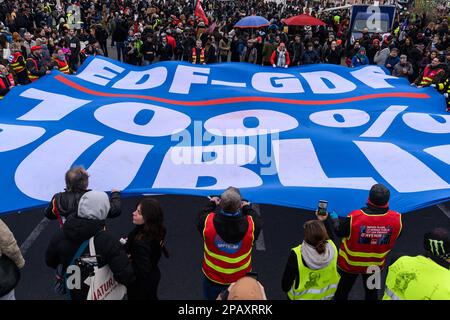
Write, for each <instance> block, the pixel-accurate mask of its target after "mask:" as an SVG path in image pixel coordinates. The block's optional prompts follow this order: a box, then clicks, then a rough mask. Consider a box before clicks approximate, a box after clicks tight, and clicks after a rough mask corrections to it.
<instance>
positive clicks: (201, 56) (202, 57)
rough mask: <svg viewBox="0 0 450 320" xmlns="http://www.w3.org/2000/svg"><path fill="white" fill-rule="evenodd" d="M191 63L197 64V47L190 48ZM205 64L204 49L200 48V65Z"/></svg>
mask: <svg viewBox="0 0 450 320" xmlns="http://www.w3.org/2000/svg"><path fill="white" fill-rule="evenodd" d="M192 63H193V64H196V63H197V47H195V48H192ZM203 63H205V49H203V48H202V50H201V51H200V64H203Z"/></svg>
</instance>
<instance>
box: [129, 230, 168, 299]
mask: <svg viewBox="0 0 450 320" xmlns="http://www.w3.org/2000/svg"><path fill="white" fill-rule="evenodd" d="M141 229H142V227H141V226H138V227H136V228H135V229H134V230H133V231H131V232H130V234H129V235H128V241H127V243H126V245H125V250H126V252H127V254H129V255H130V260H131V265H132V266H133V270H134V273H135V274H136V281H135V282H133V283H132V284H131V285H130V286H128V299H129V300H157V299H158V296H157V291H158V284H159V281H160V279H161V272H160V270H159V267H158V262H159V259H160V258H161V246H160V244H159V242H158V241H156V240H154V239H150V238H142V239H137V238H136V237H137V235H138V233H139V231H140V230H141Z"/></svg>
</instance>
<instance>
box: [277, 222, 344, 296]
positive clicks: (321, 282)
mask: <svg viewBox="0 0 450 320" xmlns="http://www.w3.org/2000/svg"><path fill="white" fill-rule="evenodd" d="M303 227H304V232H305V236H304V240H303V242H302V244H300V245H299V246H297V247H295V248H293V249H292V250H291V254H290V256H289V259H288V262H287V264H286V268H285V270H284V274H283V280H282V284H281V285H282V289H283V291H284V292H286V294H287V296H288V298H289V299H290V300H331V299H333V297H334V293H335V292H336V289H337V285H338V283H339V279H340V276H339V273H338V271H337V258H338V250H337V248H336V245H335V244H334V243H333V241H331V240H330V239H329V237H328V233H327V230H326V228H325V226H324V224H323V222H322V221H319V220H311V221H307V222H306V223H305V224H304V226H303Z"/></svg>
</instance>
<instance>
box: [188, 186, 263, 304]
mask: <svg viewBox="0 0 450 320" xmlns="http://www.w3.org/2000/svg"><path fill="white" fill-rule="evenodd" d="M219 206H220V209H219ZM217 209H219V210H217ZM215 211H217V213H216V212H215ZM197 229H198V231H199V232H200V233H201V234H202V237H203V241H204V245H203V248H204V256H203V266H202V270H203V274H204V278H203V294H204V297H205V299H206V300H215V299H216V298H217V296H218V295H219V294H220V293H221V292H222V291H224V290H226V289H227V288H228V286H229V285H230V284H231V283H233V282H236V281H237V280H239V279H240V278H242V277H244V276H246V275H247V274H248V273H249V272H250V271H251V270H252V251H253V244H254V243H255V241H256V239H258V236H259V234H260V232H261V229H262V219H261V217H260V216H259V215H258V214H257V213H256V211H255V210H253V209H252V207H251V206H250V203H249V202H247V201H245V200H243V199H242V197H241V194H240V192H239V189H237V188H233V187H229V188H228V189H226V190H225V191H224V192H223V193H222V195H221V196H220V198H219V197H217V196H213V197H210V202H209V203H208V205H207V206H205V207H204V208H203V210H202V211H201V212H200V214H199V216H198V219H197Z"/></svg>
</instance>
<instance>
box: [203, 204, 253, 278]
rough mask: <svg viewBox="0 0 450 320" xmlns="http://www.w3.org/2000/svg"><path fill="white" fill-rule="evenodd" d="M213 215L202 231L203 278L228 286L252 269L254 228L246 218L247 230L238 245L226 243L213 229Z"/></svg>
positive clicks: (207, 218)
mask: <svg viewBox="0 0 450 320" xmlns="http://www.w3.org/2000/svg"><path fill="white" fill-rule="evenodd" d="M215 215H216V214H215V213H214V212H212V213H210V214H209V215H208V216H207V217H206V220H205V228H204V229H203V239H204V246H203V266H202V270H203V273H204V274H205V276H206V277H207V278H208V279H209V280H211V281H213V282H215V283H218V284H221V285H229V284H231V283H233V282H235V281H237V280H239V279H240V278H242V277H243V276H245V275H246V274H247V273H248V272H250V271H251V269H252V249H253V241H254V238H255V236H254V231H255V226H254V223H253V219H252V217H251V216H247V221H248V229H247V232H246V234H245V236H244V238H243V239H242V240H241V241H240V242H239V243H235V244H232V243H226V242H225V241H224V240H223V239H222V238H220V236H219V235H218V234H217V231H216V228H215V227H214V223H213V220H214V217H215Z"/></svg>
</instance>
